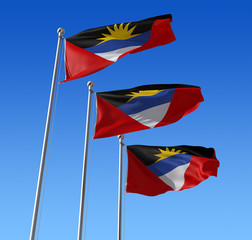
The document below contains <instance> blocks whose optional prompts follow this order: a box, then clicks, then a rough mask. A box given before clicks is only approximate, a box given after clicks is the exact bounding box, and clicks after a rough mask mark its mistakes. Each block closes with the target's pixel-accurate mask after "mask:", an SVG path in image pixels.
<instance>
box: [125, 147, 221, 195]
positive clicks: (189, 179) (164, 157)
mask: <svg viewBox="0 0 252 240" xmlns="http://www.w3.org/2000/svg"><path fill="white" fill-rule="evenodd" d="M127 153H128V176H127V187H126V192H131V193H139V194H143V195H147V196H156V195H159V194H162V193H165V192H167V191H172V190H173V191H181V190H184V189H187V188H191V187H194V186H196V185H198V184H199V183H200V182H202V181H204V180H206V179H207V178H208V177H210V176H216V177H217V170H218V167H219V161H218V160H217V159H216V156H215V151H214V149H213V148H204V147H193V146H186V145H184V146H173V147H157V146H155V147H154V146H144V145H131V146H128V147H127Z"/></svg>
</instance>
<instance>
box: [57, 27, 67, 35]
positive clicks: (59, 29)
mask: <svg viewBox="0 0 252 240" xmlns="http://www.w3.org/2000/svg"><path fill="white" fill-rule="evenodd" d="M57 33H58V34H59V35H60V36H62V35H63V34H64V33H65V29H64V28H58V30H57Z"/></svg>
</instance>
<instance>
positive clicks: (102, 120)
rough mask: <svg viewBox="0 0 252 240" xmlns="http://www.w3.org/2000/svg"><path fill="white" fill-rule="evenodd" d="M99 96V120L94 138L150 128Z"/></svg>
mask: <svg viewBox="0 0 252 240" xmlns="http://www.w3.org/2000/svg"><path fill="white" fill-rule="evenodd" d="M96 97H97V120H96V125H95V135H94V138H104V137H111V136H115V135H120V134H124V133H129V132H135V131H139V130H144V129H149V127H146V126H144V125H142V124H141V123H139V122H137V121H136V120H134V119H133V118H131V117H129V116H128V115H127V114H125V113H124V112H122V111H121V110H119V109H118V108H117V107H115V106H113V105H112V104H110V103H108V102H107V101H105V100H103V99H102V98H101V97H99V96H96Z"/></svg>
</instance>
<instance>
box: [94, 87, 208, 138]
mask: <svg viewBox="0 0 252 240" xmlns="http://www.w3.org/2000/svg"><path fill="white" fill-rule="evenodd" d="M96 96H97V121H96V126H95V136H94V138H103V137H110V136H115V135H119V134H124V133H129V132H134V131H139V130H144V129H149V128H154V127H161V126H164V125H168V124H171V123H174V122H176V121H178V120H179V119H181V118H182V117H183V116H185V115H186V114H188V113H190V112H192V111H194V110H195V109H196V108H197V107H198V106H199V104H200V102H202V101H204V99H203V96H202V95H201V90H200V88H199V87H196V86H191V85H183V84H159V85H145V86H140V87H136V88H131V89H125V90H119V91H111V92H101V93H97V94H96Z"/></svg>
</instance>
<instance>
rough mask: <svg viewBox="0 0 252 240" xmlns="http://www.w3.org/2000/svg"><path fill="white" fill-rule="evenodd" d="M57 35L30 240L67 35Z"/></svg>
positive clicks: (60, 33) (61, 33)
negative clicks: (62, 43) (61, 56)
mask: <svg viewBox="0 0 252 240" xmlns="http://www.w3.org/2000/svg"><path fill="white" fill-rule="evenodd" d="M57 33H58V45H57V51H56V56H55V62H54V69H53V77H52V85H51V93H50V100H49V105H48V111H47V119H46V127H45V134H44V142H43V148H42V153H41V160H40V168H39V176H38V183H37V191H36V198H35V203H34V210H33V217H32V225H31V232H30V240H34V238H35V232H36V225H37V218H38V210H39V202H40V195H41V187H42V182H43V174H44V167H45V159H46V150H47V143H48V136H49V130H50V124H51V115H52V107H53V98H54V92H55V85H56V79H57V73H58V65H59V55H60V48H61V42H62V39H63V37H62V35H63V34H64V33H65V30H64V29H63V28H59V29H58V30H57Z"/></svg>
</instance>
